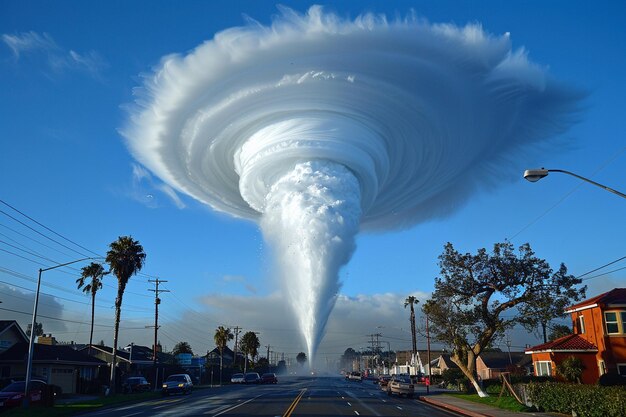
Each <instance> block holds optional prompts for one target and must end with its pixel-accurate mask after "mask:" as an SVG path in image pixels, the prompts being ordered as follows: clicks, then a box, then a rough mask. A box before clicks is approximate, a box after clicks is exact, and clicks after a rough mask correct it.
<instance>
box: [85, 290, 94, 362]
mask: <svg viewBox="0 0 626 417" xmlns="http://www.w3.org/2000/svg"><path fill="white" fill-rule="evenodd" d="M95 309H96V294H95V293H91V331H90V332H89V350H88V351H87V352H88V353H89V355H91V344H92V343H93V319H94V317H95Z"/></svg>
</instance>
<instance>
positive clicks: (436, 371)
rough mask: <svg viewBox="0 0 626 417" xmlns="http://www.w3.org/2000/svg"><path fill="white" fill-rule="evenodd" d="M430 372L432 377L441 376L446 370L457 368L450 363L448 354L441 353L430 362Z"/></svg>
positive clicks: (454, 364)
mask: <svg viewBox="0 0 626 417" xmlns="http://www.w3.org/2000/svg"><path fill="white" fill-rule="evenodd" d="M430 363H431V369H430V372H431V374H432V375H441V374H443V372H444V371H445V370H446V369H452V368H458V367H459V366H458V365H457V364H456V363H454V362H452V359H450V354H449V353H441V354H440V355H439V356H437V357H436V358H435V359H433V360H432V361H431V362H430Z"/></svg>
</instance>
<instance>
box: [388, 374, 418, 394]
mask: <svg viewBox="0 0 626 417" xmlns="http://www.w3.org/2000/svg"><path fill="white" fill-rule="evenodd" d="M391 394H396V395H398V396H402V395H406V396H407V397H408V398H413V395H414V394H415V386H414V385H413V382H411V378H410V377H409V376H408V375H394V376H393V377H391V379H390V380H389V383H388V384H387V395H391Z"/></svg>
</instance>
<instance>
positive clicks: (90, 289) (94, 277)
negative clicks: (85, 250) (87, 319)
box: [76, 262, 108, 355]
mask: <svg viewBox="0 0 626 417" xmlns="http://www.w3.org/2000/svg"><path fill="white" fill-rule="evenodd" d="M106 274H108V272H105V271H104V268H103V267H102V265H100V264H97V263H95V262H92V263H91V264H89V265H87V266H85V267H83V269H82V273H81V275H80V278H78V279H77V280H76V283H77V284H78V289H81V288H82V289H83V292H84V293H85V294H91V331H90V332H89V354H90V355H91V344H92V342H93V321H94V314H95V308H96V293H97V292H98V290H99V289H100V288H102V278H104V276H105V275H106ZM88 278H91V282H89V283H88V284H87V279H88Z"/></svg>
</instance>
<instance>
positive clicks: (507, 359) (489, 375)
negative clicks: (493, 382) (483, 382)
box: [476, 351, 531, 379]
mask: <svg viewBox="0 0 626 417" xmlns="http://www.w3.org/2000/svg"><path fill="white" fill-rule="evenodd" d="M530 363H531V359H530V358H529V357H528V356H527V355H525V354H524V352H501V351H488V352H482V353H481V354H480V355H478V358H476V373H477V374H478V376H479V377H480V378H481V379H500V375H502V373H503V372H510V371H511V369H514V368H518V369H520V368H522V369H526V366H528V365H529V364H530Z"/></svg>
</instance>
